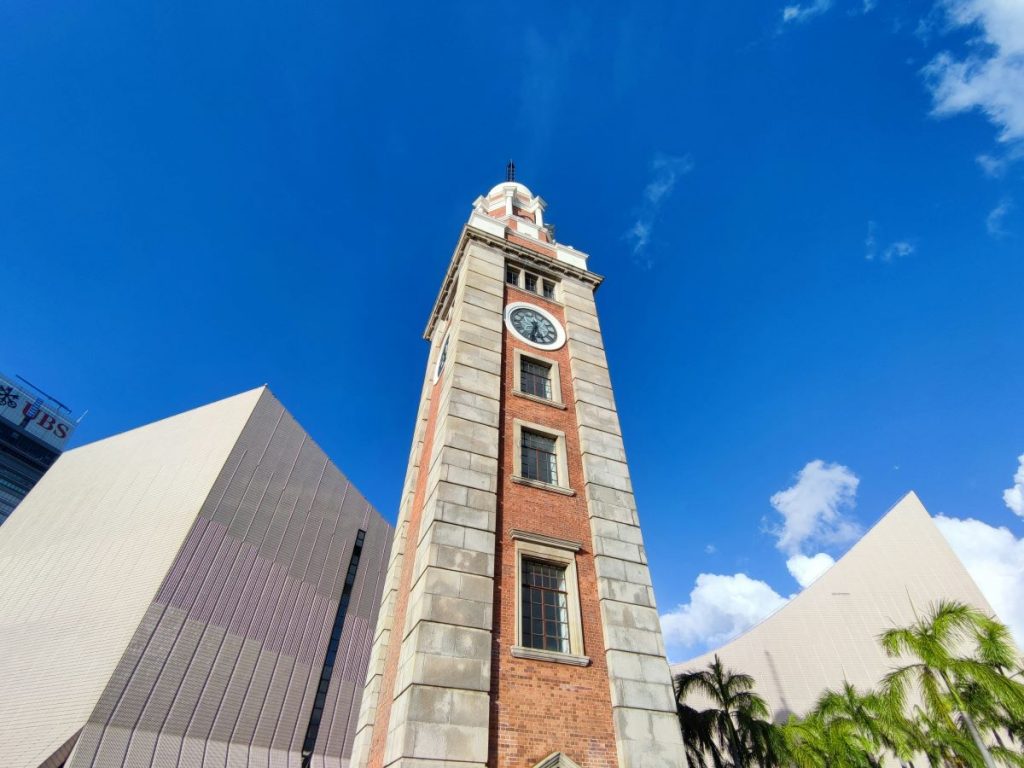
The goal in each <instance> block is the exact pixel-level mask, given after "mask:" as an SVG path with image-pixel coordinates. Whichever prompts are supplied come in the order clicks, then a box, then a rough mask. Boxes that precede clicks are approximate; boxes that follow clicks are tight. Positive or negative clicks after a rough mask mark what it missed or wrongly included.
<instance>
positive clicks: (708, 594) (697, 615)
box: [661, 573, 786, 650]
mask: <svg viewBox="0 0 1024 768" xmlns="http://www.w3.org/2000/svg"><path fill="white" fill-rule="evenodd" d="M785 604H786V598H784V597H782V596H781V595H779V594H778V593H777V592H776V591H775V590H774V589H772V588H771V587H770V586H768V584H766V583H765V582H763V581H760V580H757V579H752V578H750V577H749V576H747V575H746V574H745V573H736V574H733V575H732V576H726V575H722V574H716V573H702V574H700V575H699V576H698V577H697V582H696V584H695V585H694V587H693V590H692V591H691V592H690V602H688V603H686V604H685V605H679V606H677V607H676V609H675V610H673V611H669V612H668V613H664V614H662V615H661V629H662V632H663V633H664V635H665V642H666V643H668V644H669V645H672V646H676V647H677V648H680V649H683V650H685V649H690V648H693V646H700V647H701V648H703V647H711V648H713V647H715V646H718V645H721V644H722V643H724V642H725V641H726V640H729V639H730V638H733V637H735V636H736V635H738V634H739V633H740V632H742V631H743V630H745V629H748V628H749V627H751V626H753V625H754V624H756V623H757V622H758V621H760V620H761V619H763V618H764V617H765V616H767V615H768V614H770V613H772V612H773V611H776V610H778V609H779V608H781V607H782V606H783V605H785Z"/></svg>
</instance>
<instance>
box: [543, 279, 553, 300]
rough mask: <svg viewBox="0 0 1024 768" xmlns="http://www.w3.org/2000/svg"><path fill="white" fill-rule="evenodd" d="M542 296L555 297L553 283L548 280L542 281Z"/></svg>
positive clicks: (546, 297)
mask: <svg viewBox="0 0 1024 768" xmlns="http://www.w3.org/2000/svg"><path fill="white" fill-rule="evenodd" d="M544 298H545V299H553V298H555V284H554V283H552V282H551V281H550V280H545V281H544Z"/></svg>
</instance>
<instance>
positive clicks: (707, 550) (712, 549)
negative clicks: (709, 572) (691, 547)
mask: <svg viewBox="0 0 1024 768" xmlns="http://www.w3.org/2000/svg"><path fill="white" fill-rule="evenodd" d="M717 551H718V547H716V546H715V545H714V544H708V545H707V546H705V547H704V554H706V555H713V554H715V552H717Z"/></svg>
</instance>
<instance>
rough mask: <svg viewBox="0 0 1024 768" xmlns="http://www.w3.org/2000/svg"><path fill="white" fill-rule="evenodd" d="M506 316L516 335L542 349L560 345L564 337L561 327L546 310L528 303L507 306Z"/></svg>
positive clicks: (554, 347) (555, 347)
mask: <svg viewBox="0 0 1024 768" xmlns="http://www.w3.org/2000/svg"><path fill="white" fill-rule="evenodd" d="M506 317H507V319H508V324H509V326H510V327H511V328H512V330H513V331H515V333H516V335H517V336H519V337H520V338H521V339H523V340H524V341H528V342H529V343H530V344H532V345H533V346H535V347H541V348H544V349H557V348H558V347H560V346H562V341H563V340H564V338H565V336H564V334H563V333H562V329H561V327H560V326H559V325H558V321H557V320H555V319H554V318H553V317H551V316H550V315H548V313H547V312H542V311H541V310H539V309H537V308H535V307H532V306H530V305H529V304H516V305H513V306H511V307H509V309H508V312H507V314H506Z"/></svg>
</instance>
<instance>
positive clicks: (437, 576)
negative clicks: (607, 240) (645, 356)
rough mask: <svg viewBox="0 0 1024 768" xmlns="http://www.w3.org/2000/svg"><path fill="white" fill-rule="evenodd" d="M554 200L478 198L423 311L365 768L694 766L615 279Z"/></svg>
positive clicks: (513, 188) (359, 759)
mask: <svg viewBox="0 0 1024 768" xmlns="http://www.w3.org/2000/svg"><path fill="white" fill-rule="evenodd" d="M510 177H511V174H510ZM545 205H546V204H545V202H544V201H543V200H542V199H541V198H540V197H537V196H534V195H533V194H532V193H531V192H530V190H529V189H527V188H526V187H525V186H523V185H522V184H519V183H516V182H515V181H513V180H512V179H511V178H510V179H509V180H508V181H507V182H506V183H504V184H499V185H497V186H496V187H494V188H493V189H492V190H491V191H490V192H489V193H488V194H487V195H486V196H485V197H480V198H478V199H477V200H476V201H475V203H474V206H473V212H472V214H471V215H470V218H469V222H468V223H467V225H466V227H465V228H464V229H463V231H462V236H461V237H460V238H459V243H458V245H457V246H456V248H455V254H454V256H453V257H452V260H451V264H450V265H449V267H448V272H447V274H446V275H445V278H444V282H443V283H442V285H441V290H440V293H439V294H438V298H437V301H436V303H435V305H434V309H433V312H432V313H431V316H430V320H429V321H428V323H427V328H426V332H425V334H424V336H425V338H426V339H427V340H428V341H429V342H430V345H431V347H430V358H429V363H428V366H427V372H426V377H425V380H424V383H423V394H422V398H421V402H420V407H419V413H418V415H417V421H416V430H415V435H414V438H413V446H412V452H411V455H410V457H409V468H408V472H407V475H406V480H405V487H404V494H403V498H402V503H401V508H400V511H399V519H398V527H397V529H396V534H395V544H394V546H393V548H392V554H391V561H390V563H389V565H388V575H387V581H386V583H385V586H384V594H383V598H382V606H381V612H380V618H379V621H378V626H377V631H376V634H375V638H374V646H373V652H372V655H371V659H370V669H369V672H368V675H367V681H366V689H365V692H364V696H363V703H362V710H361V712H360V719H359V725H358V734H357V737H356V742H355V747H354V751H353V756H352V768H395V767H400V768H411V767H413V766H415V768H450V766H455V765H459V766H463V768H473V766H484V765H486V766H491V768H532V767H533V766H544V768H554V767H555V766H558V765H565V766H581V767H582V768H616V767H618V768H641V767H642V768H663V767H664V768H670V767H671V768H682V767H683V766H684V765H685V758H684V754H683V747H682V742H681V738H680V735H679V727H678V724H677V722H676V717H675V705H674V702H673V697H672V686H671V680H670V675H669V669H668V664H667V663H666V660H665V655H664V645H663V643H662V638H661V630H660V627H659V624H658V614H657V610H656V608H655V603H654V593H653V590H652V588H651V581H650V574H649V572H648V569H647V561H646V558H645V555H644V548H643V542H642V538H641V535H640V527H639V522H638V519H637V513H636V506H635V504H634V501H633V493H632V487H631V485H630V480H629V471H628V468H627V465H626V455H625V451H624V449H623V444H622V438H621V434H620V432H619V422H618V417H617V414H616V410H615V401H614V397H613V394H612V387H611V380H610V378H609V375H608V368H607V361H606V359H605V354H604V345H603V342H602V338H601V330H600V326H599V324H598V319H597V310H596V307H595V304H594V291H595V290H596V289H597V287H598V286H599V285H600V283H601V277H599V276H598V275H596V274H594V273H592V272H590V271H589V270H588V269H587V255H586V254H584V253H581V252H580V251H577V250H575V249H574V248H570V247H568V246H565V245H562V244H560V243H557V242H556V241H555V239H554V237H553V231H552V230H551V228H550V227H547V226H545V224H544V218H543V217H544V209H545Z"/></svg>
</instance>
